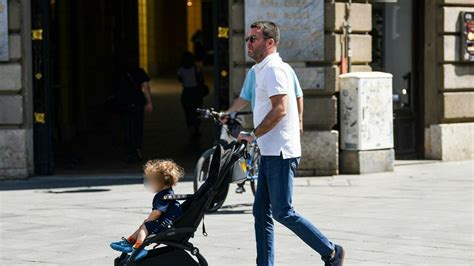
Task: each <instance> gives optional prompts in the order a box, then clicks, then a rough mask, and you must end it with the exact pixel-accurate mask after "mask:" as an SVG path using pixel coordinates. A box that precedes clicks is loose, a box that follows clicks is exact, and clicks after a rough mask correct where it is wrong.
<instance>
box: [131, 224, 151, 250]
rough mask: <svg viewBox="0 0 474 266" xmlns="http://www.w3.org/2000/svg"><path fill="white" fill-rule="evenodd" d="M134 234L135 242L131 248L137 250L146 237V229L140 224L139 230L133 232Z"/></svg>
mask: <svg viewBox="0 0 474 266" xmlns="http://www.w3.org/2000/svg"><path fill="white" fill-rule="evenodd" d="M135 233H136V241H135V245H133V248H138V247H139V246H140V245H141V244H142V243H143V240H145V238H146V236H147V235H148V230H147V229H146V226H145V224H142V225H141V226H140V228H138V230H137V231H136V232H135Z"/></svg>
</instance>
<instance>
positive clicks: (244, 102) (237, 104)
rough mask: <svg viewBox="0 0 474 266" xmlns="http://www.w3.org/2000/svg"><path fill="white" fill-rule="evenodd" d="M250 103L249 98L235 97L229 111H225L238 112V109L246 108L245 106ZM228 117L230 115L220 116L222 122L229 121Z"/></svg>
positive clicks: (227, 112)
mask: <svg viewBox="0 0 474 266" xmlns="http://www.w3.org/2000/svg"><path fill="white" fill-rule="evenodd" d="M248 104H249V102H248V101H247V100H244V99H243V98H242V97H239V98H237V99H235V101H234V103H233V104H232V106H231V107H229V109H227V111H225V112H224V113H225V114H229V113H232V112H238V111H240V110H242V109H244V108H245V107H247V105H248ZM227 119H228V115H223V116H221V117H220V118H219V120H220V121H221V123H227Z"/></svg>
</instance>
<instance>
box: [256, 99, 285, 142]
mask: <svg viewBox="0 0 474 266" xmlns="http://www.w3.org/2000/svg"><path fill="white" fill-rule="evenodd" d="M270 100H271V102H272V109H271V110H270V112H268V113H267V115H266V116H265V118H264V119H263V121H262V122H261V123H260V125H258V126H257V127H256V128H255V130H254V133H255V136H257V138H258V137H261V136H263V135H265V134H266V133H267V132H268V131H270V130H272V129H273V128H274V127H275V126H276V125H277V124H278V123H279V122H280V121H281V120H282V119H283V117H284V116H285V115H286V113H287V110H288V95H287V94H278V95H274V96H272V97H270Z"/></svg>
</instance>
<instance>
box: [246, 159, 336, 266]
mask: <svg viewBox="0 0 474 266" xmlns="http://www.w3.org/2000/svg"><path fill="white" fill-rule="evenodd" d="M298 164H299V158H291V159H283V157H282V156H281V155H280V156H262V157H261V161H260V165H259V173H258V185H257V192H256V194H255V202H254V204H253V215H254V217H255V238H256V241H257V265H273V264H274V243H273V242H274V240H273V239H274V234H273V220H272V216H273V218H274V219H275V220H276V221H278V222H279V223H281V224H282V225H284V226H286V227H287V228H288V229H290V230H291V231H293V233H295V234H296V235H297V236H298V237H299V238H301V239H302V240H303V241H304V242H305V243H306V244H307V245H308V246H310V247H311V248H312V249H314V250H315V251H316V252H318V253H319V254H320V255H321V256H322V257H323V256H327V255H329V254H331V253H332V251H333V250H334V244H333V243H331V242H330V241H329V240H328V239H327V238H326V237H325V236H324V235H323V234H322V233H321V232H320V231H319V230H318V229H317V228H316V227H315V226H314V225H313V224H311V222H310V221H308V220H306V219H305V218H304V217H303V216H301V215H300V214H298V213H296V212H295V210H294V209H293V206H292V200H291V198H292V194H293V177H294V175H295V171H296V168H297V167H298Z"/></svg>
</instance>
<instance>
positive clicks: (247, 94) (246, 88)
mask: <svg viewBox="0 0 474 266" xmlns="http://www.w3.org/2000/svg"><path fill="white" fill-rule="evenodd" d="M291 74H292V75H293V79H294V81H295V84H294V85H295V94H296V101H297V104H298V116H299V120H300V133H301V134H303V90H302V89H301V86H300V83H299V81H298V77H297V76H296V73H295V71H294V70H293V69H291ZM249 103H251V105H250V106H251V108H252V110H253V108H254V107H255V69H254V67H252V68H250V70H249V71H248V73H247V75H246V76H245V80H244V84H243V86H242V90H241V91H240V96H239V97H238V98H237V99H236V100H235V101H234V103H233V104H232V106H231V107H229V109H228V110H227V111H225V114H229V113H232V112H237V111H240V110H242V109H243V108H245V107H247V105H248V104H249ZM226 119H227V116H223V117H222V119H221V121H222V122H225V121H226Z"/></svg>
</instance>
